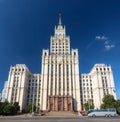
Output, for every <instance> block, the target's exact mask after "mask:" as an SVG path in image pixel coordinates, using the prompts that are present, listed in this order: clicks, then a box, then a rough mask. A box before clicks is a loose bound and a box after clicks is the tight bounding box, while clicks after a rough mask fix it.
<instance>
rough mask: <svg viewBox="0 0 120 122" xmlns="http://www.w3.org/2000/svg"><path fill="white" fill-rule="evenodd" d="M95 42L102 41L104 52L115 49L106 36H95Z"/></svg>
mask: <svg viewBox="0 0 120 122" xmlns="http://www.w3.org/2000/svg"><path fill="white" fill-rule="evenodd" d="M95 39H96V40H102V41H103V42H104V48H105V50H106V51H109V50H111V49H113V48H114V47H115V44H113V41H111V40H109V39H108V37H106V36H100V35H99V36H96V37H95Z"/></svg>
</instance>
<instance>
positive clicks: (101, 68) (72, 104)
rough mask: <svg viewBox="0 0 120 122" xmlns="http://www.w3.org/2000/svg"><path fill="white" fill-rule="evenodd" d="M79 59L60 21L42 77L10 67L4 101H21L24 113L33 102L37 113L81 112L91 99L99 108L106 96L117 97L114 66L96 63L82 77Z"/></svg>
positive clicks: (44, 56) (45, 53)
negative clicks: (26, 107) (112, 67)
mask: <svg viewBox="0 0 120 122" xmlns="http://www.w3.org/2000/svg"><path fill="white" fill-rule="evenodd" d="M78 59H79V55H78V50H77V49H70V37H69V36H67V35H66V28H65V26H62V23H61V18H59V24H58V26H57V27H55V32H54V36H51V38H50V50H43V52H42V67H41V74H32V73H31V72H30V71H29V69H28V68H27V67H26V65H25V64H17V65H15V66H13V67H12V66H11V67H10V72H9V76H8V81H7V82H6V84H5V86H4V90H3V96H4V98H3V99H5V100H7V101H8V102H10V103H14V102H19V105H20V109H21V110H23V109H24V108H25V106H26V105H27V104H29V103H32V104H36V106H37V110H38V111H39V110H44V111H79V110H82V109H84V106H83V105H84V103H85V102H87V101H89V100H90V99H92V100H93V102H94V105H95V108H99V107H100V104H101V103H102V98H103V97H104V95H107V94H111V95H113V96H114V97H115V98H116V93H115V86H114V79H113V74H112V69H111V66H107V65H105V64H96V65H95V66H94V67H93V68H92V70H91V71H90V73H88V74H80V73H79V60H78Z"/></svg>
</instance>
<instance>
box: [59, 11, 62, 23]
mask: <svg viewBox="0 0 120 122" xmlns="http://www.w3.org/2000/svg"><path fill="white" fill-rule="evenodd" d="M59 25H62V22H61V13H59Z"/></svg>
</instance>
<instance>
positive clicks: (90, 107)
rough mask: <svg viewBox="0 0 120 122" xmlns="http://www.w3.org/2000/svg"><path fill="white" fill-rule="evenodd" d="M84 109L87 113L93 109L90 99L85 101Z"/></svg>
mask: <svg viewBox="0 0 120 122" xmlns="http://www.w3.org/2000/svg"><path fill="white" fill-rule="evenodd" d="M84 108H85V110H86V111H88V110H89V109H94V103H93V100H92V99H90V100H89V101H87V102H86V103H85V104H84Z"/></svg>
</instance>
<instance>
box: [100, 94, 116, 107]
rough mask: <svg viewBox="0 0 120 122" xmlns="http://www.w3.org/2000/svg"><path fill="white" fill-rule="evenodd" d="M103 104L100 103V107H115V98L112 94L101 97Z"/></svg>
mask: <svg viewBox="0 0 120 122" xmlns="http://www.w3.org/2000/svg"><path fill="white" fill-rule="evenodd" d="M102 101H103V104H101V106H100V108H101V109H107V108H115V99H114V97H113V95H106V96H105V97H104V98H103V100H102Z"/></svg>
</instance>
